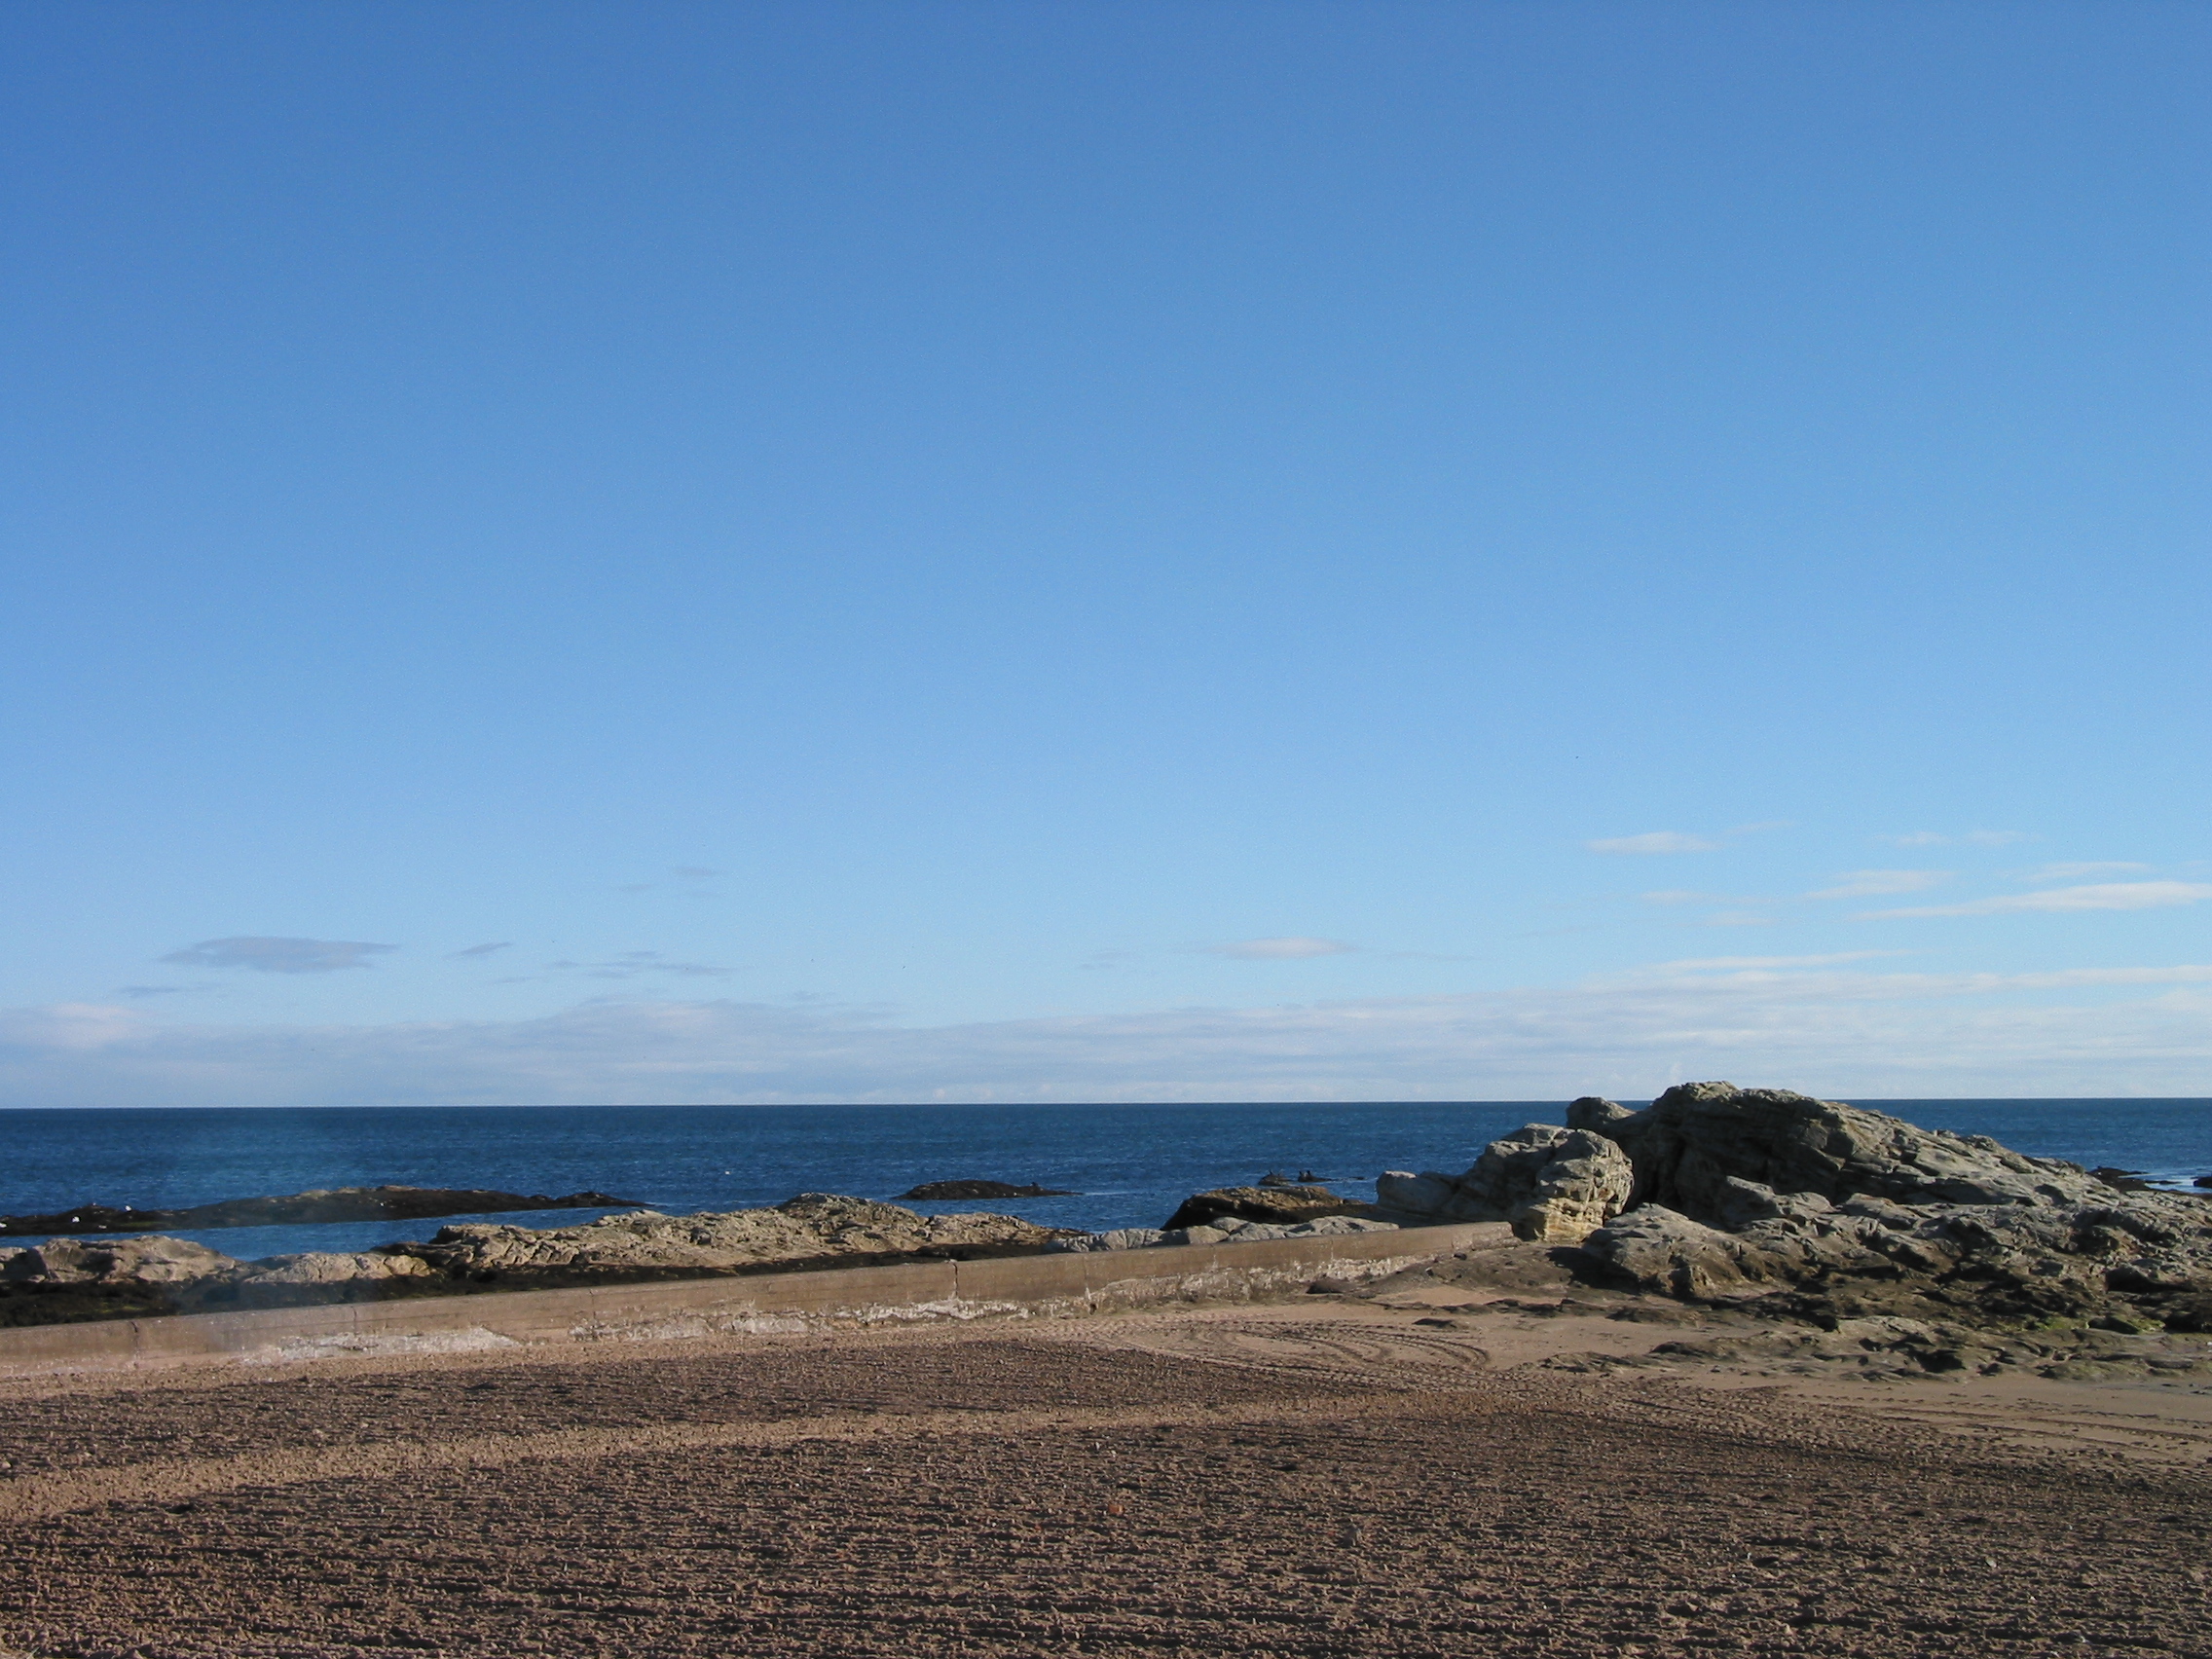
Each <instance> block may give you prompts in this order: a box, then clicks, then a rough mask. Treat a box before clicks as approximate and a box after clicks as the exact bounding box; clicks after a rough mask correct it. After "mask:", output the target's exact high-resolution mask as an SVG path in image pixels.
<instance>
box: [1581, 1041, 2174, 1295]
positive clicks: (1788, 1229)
mask: <svg viewBox="0 0 2212 1659" xmlns="http://www.w3.org/2000/svg"><path fill="white" fill-rule="evenodd" d="M1579 1104H1580V1103H1578V1105H1579ZM1584 1117H1585V1121H1586V1122H1592V1123H1596V1122H1598V1119H1597V1115H1596V1114H1595V1113H1585V1114H1584ZM1599 1132H1602V1133H1604V1134H1605V1135H1606V1136H1607V1137H1609V1138H1610V1139H1612V1140H1614V1141H1616V1142H1617V1143H1618V1144H1619V1145H1620V1147H1621V1148H1622V1150H1623V1151H1624V1152H1625V1153H1626V1154H1627V1156H1628V1158H1629V1161H1630V1162H1631V1163H1632V1165H1633V1170H1634V1203H1633V1206H1632V1207H1631V1208H1629V1209H1628V1210H1627V1212H1626V1213H1625V1214H1622V1215H1620V1216H1618V1217H1616V1218H1614V1219H1613V1220H1611V1221H1609V1222H1607V1224H1606V1225H1605V1226H1604V1227H1603V1228H1601V1229H1599V1230H1597V1231H1596V1232H1594V1233H1592V1234H1591V1235H1589V1236H1588V1237H1586V1238H1585V1239H1584V1240H1583V1241H1582V1249H1583V1251H1584V1253H1585V1255H1586V1256H1587V1257H1588V1258H1590V1259H1591V1260H1592V1261H1593V1262H1594V1263H1595V1264H1597V1265H1598V1266H1599V1268H1600V1270H1601V1271H1602V1272H1605V1273H1609V1274H1611V1275H1612V1276H1614V1277H1615V1278H1616V1279H1617V1280H1625V1281H1628V1282H1633V1283H1634V1284H1636V1285H1639V1286H1641V1287H1642V1288H1645V1289H1649V1290H1656V1291H1663V1292H1666V1293H1668V1294H1670V1295H1674V1296H1678V1297H1684V1298H1689V1299H1695V1300H1704V1301H1718V1300H1746V1299H1761V1298H1763V1299H1768V1300H1771V1301H1775V1302H1777V1303H1778V1305H1782V1306H1786V1307H1793V1308H1797V1309H1803V1310H1806V1311H1808V1312H1811V1313H1813V1314H1815V1315H1816V1316H1830V1317H1833V1316H1857V1315H1868V1314H1899V1315H1915V1316H1919V1315H1932V1316H1933V1315H1940V1316H1945V1317H1953V1318H1956V1317H1968V1318H1977V1319H1983V1320H1999V1321H2006V1320H2010V1321H2032V1320H2038V1319H2047V1318H2051V1317H2054V1316H2055V1317H2066V1318H2075V1317H2081V1318H2088V1317H2107V1318H2119V1319H2121V1320H2123V1321H2126V1320H2135V1321H2139V1322H2149V1323H2156V1324H2162V1325H2164V1326H2166V1327H2167V1328H2169V1329H2176V1330H2198V1329H2204V1328H2207V1322H2208V1321H2212V1205H2208V1204H2207V1203H2205V1202H2204V1200H2202V1199H2200V1198H2193V1197H2189V1196H2185V1195H2180V1194H2170V1193H2161V1192H2156V1191H2152V1190H2149V1189H2140V1190H2132V1191H2128V1190H2121V1189H2120V1188H2117V1187H2116V1186H2114V1185H2113V1184H2111V1183H2109V1182H2107V1181H2105V1180H2102V1179H2100V1178H2099V1177H2098V1176H2097V1175H2095V1174H2094V1173H2092V1172H2091V1171H2089V1170H2086V1169H2083V1168H2082V1167H2081V1166H2080V1165H2078V1164H2072V1163H2065V1162H2061V1161H2056V1160H2051V1159H2036V1158H2027V1157H2023V1156H2022V1155H2021V1154H2019V1153H2015V1152H2012V1151H2010V1150H2009V1149H2008V1148H2006V1147H2004V1146H2002V1145H2000V1144H1999V1143H1998V1142H1996V1141H1993V1140H1990V1139H1989V1138H1988V1137H1986V1136H1978V1135H1976V1136H1968V1135H1955V1134H1950V1133H1947V1132H1945V1131H1943V1130H1939V1129H1924V1128H1921V1127H1919V1126H1918V1125H1916V1124H1908V1123H1905V1122H1904V1121H1903V1120H1901V1119H1898V1118H1892V1117H1889V1116H1888V1115H1886V1114H1884V1113H1880V1112H1869V1111H1865V1110H1863V1109H1862V1108H1859V1107H1854V1106H1846V1105H1842V1104H1839V1103H1837V1102H1834V1101H1823V1100H1815V1099H1812V1098H1810V1097H1809V1096H1806V1095H1802V1094H1793V1093H1790V1092H1788V1091H1787V1090H1783V1089H1745V1088H1735V1087H1734V1086H1732V1085H1729V1084H1724V1083H1709V1084H1690V1085H1685V1086H1683V1087H1681V1088H1675V1089H1670V1090H1669V1091H1668V1092H1667V1093H1666V1094H1664V1095H1662V1096H1660V1098H1659V1099H1658V1100H1656V1101H1654V1102H1653V1103H1652V1105H1651V1106H1650V1107H1649V1108H1648V1109H1647V1110H1645V1111H1643V1112H1638V1113H1623V1114H1621V1115H1620V1116H1618V1117H1608V1118H1606V1119H1605V1120H1604V1123H1603V1126H1602V1128H1601V1130H1600V1131H1599Z"/></svg>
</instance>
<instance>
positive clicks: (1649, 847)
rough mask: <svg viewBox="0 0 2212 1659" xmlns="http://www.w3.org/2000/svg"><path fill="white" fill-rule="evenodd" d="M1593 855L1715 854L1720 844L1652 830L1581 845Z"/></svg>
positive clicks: (1703, 837)
mask: <svg viewBox="0 0 2212 1659" xmlns="http://www.w3.org/2000/svg"><path fill="white" fill-rule="evenodd" d="M1582 844H1583V845H1584V846H1585V847H1587V848H1589V849H1590V850H1591V851H1592V852H1594V853H1616V854H1628V855H1630V856H1639V855H1647V854H1654V853H1711V852H1717V851H1718V850H1719V848H1720V845H1721V843H1720V842H1719V841H1717V840H1715V839H1714V838H1713V837H1712V836H1710V835H1685V834H1683V833H1682V832H1681V831H1680V830H1649V831H1647V832H1645V833H1644V834H1641V835H1613V836H1608V837H1606V838H1604V839H1602V840H1596V841H1585V842H1583V843H1582Z"/></svg>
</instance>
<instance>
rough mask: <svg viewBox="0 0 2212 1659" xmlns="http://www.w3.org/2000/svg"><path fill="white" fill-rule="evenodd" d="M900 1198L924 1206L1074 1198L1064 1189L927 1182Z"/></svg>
mask: <svg viewBox="0 0 2212 1659" xmlns="http://www.w3.org/2000/svg"><path fill="white" fill-rule="evenodd" d="M899 1196H900V1198H906V1199H912V1200H916V1201H919V1202H923V1203H940V1202H943V1201H945V1200H946V1199H974V1198H1074V1197H1075V1196H1076V1195H1075V1194H1073V1193H1071V1192H1069V1191H1068V1190H1067V1189H1066V1188H1064V1187H1039V1186H1036V1185H1034V1184H1032V1185H1030V1186H1026V1187H1016V1186H1014V1185H1012V1184H1011V1183H1009V1182H1006V1181H924V1182H923V1183H922V1184H921V1185H920V1186H918V1187H913V1188H909V1189H908V1190H907V1191H905V1192H903V1193H901V1194H900V1195H899Z"/></svg>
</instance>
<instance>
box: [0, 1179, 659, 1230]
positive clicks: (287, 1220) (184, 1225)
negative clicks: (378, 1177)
mask: <svg viewBox="0 0 2212 1659" xmlns="http://www.w3.org/2000/svg"><path fill="white" fill-rule="evenodd" d="M643 1207H644V1206H643V1204H642V1203H641V1202H640V1201H639V1200H638V1199H636V1198H614V1197H612V1196H610V1195H608V1194H607V1193H569V1194H566V1195H564V1196H563V1197H561V1198H548V1197H546V1196H545V1195H544V1194H542V1193H499V1192H490V1191H485V1190H482V1189H476V1188H456V1187H336V1188H331V1189H328V1190H317V1191H315V1192H312V1193H293V1194H290V1195H288V1196H286V1197H283V1198H226V1199H224V1200H223V1201H222V1202H221V1203H213V1204H197V1205H195V1206H194V1207H192V1208H191V1209H130V1208H129V1207H126V1208H123V1209H116V1208H114V1207H113V1206H111V1205H108V1204H78V1205H76V1206H75V1207H73V1208H71V1209H65V1210H56V1211H55V1212H54V1213H53V1214H52V1215H9V1216H0V1237H5V1236H8V1235H14V1236H16V1237H23V1236H26V1235H38V1234H81V1233H159V1232H162V1231H164V1230H166V1229H169V1228H178V1229H184V1230H188V1231H197V1230H200V1229H203V1228H210V1227H307V1226H313V1225H316V1224H319V1223H322V1222H340V1221H423V1220H426V1219H428V1218H429V1217H431V1216H440V1215H498V1214H500V1213H502V1212H506V1211H512V1210H552V1209H640V1208H643Z"/></svg>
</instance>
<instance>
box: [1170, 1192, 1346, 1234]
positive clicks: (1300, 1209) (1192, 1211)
mask: <svg viewBox="0 0 2212 1659" xmlns="http://www.w3.org/2000/svg"><path fill="white" fill-rule="evenodd" d="M1367 1207H1368V1206H1366V1205H1365V1204H1361V1203H1358V1202H1355V1201H1354V1200H1352V1199H1350V1198H1341V1197H1339V1196H1338V1195H1337V1194H1335V1193H1332V1192H1330V1191H1329V1189H1328V1188H1326V1187H1217V1188H1215V1189H1214V1190H1213V1191H1212V1192H1210V1193H1193V1194H1192V1195H1191V1196H1190V1197H1189V1198H1185V1199H1184V1200H1183V1202H1182V1204H1181V1205H1180V1206H1179V1207H1178V1208H1177V1209H1176V1211H1175V1213H1174V1214H1173V1215H1171V1216H1169V1217H1168V1218H1167V1222H1166V1225H1167V1227H1168V1228H1170V1229H1173V1228H1178V1227H1210V1226H1212V1225H1213V1224H1214V1223H1215V1222H1217V1221H1219V1220H1220V1219H1221V1218H1222V1217H1223V1216H1240V1217H1242V1218H1243V1219H1244V1220H1246V1221H1280V1222H1290V1223H1296V1222H1301V1221H1310V1220H1312V1219H1313V1218H1314V1217H1315V1216H1318V1215H1343V1214H1346V1213H1347V1212H1352V1211H1359V1210H1364V1209H1366V1208H1367Z"/></svg>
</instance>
